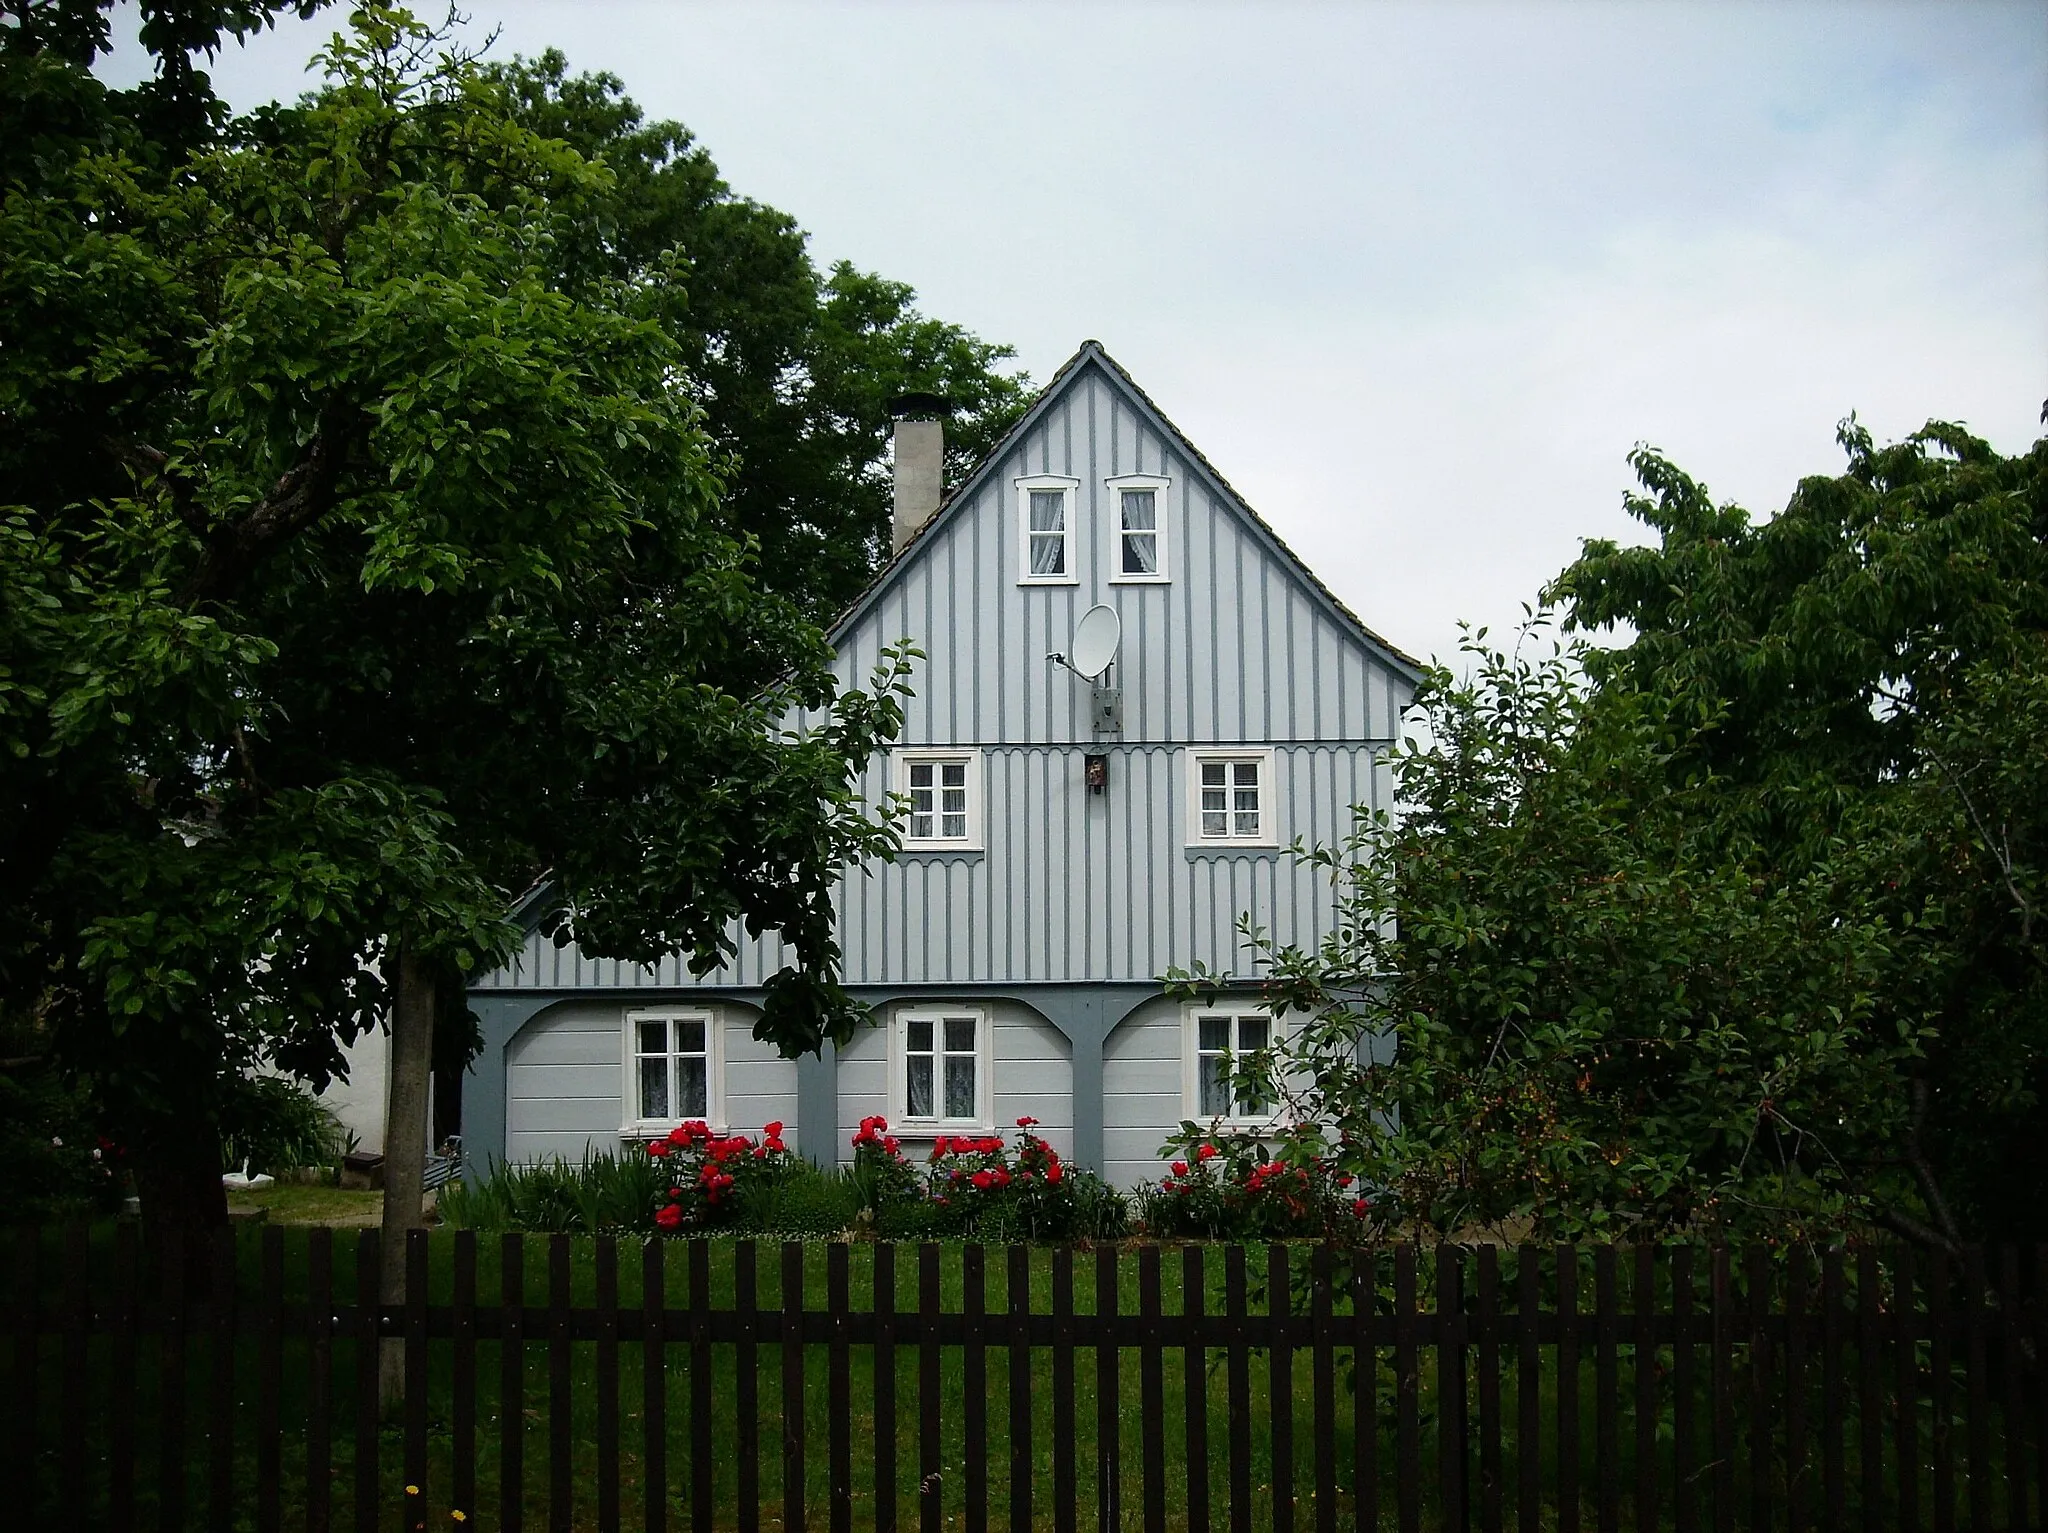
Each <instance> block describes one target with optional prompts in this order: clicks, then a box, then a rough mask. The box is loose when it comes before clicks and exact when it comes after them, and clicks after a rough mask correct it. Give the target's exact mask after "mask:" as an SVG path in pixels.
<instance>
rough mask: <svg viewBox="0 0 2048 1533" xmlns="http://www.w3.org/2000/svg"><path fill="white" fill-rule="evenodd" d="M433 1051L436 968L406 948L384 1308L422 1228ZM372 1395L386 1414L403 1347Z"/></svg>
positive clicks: (396, 1009) (393, 1344) (398, 1394)
mask: <svg viewBox="0 0 2048 1533" xmlns="http://www.w3.org/2000/svg"><path fill="white" fill-rule="evenodd" d="M433 1046H434V968H433V965H432V963H430V962H429V961H428V960H427V959H426V958H424V957H421V956H416V955H415V954H414V953H413V952H412V951H411V950H410V949H401V950H400V952H399V956H398V984H397V986H396V987H395V988H394V990H393V992H392V1001H391V1062H390V1068H389V1070H388V1071H387V1073H386V1077H385V1080H386V1096H385V1108H384V1231H383V1242H382V1252H381V1256H382V1271H381V1274H380V1292H381V1293H382V1295H383V1299H384V1302H385V1303H386V1304H398V1303H401V1302H402V1301H403V1300H404V1298H405V1237H406V1232H407V1231H408V1230H416V1229H419V1228H420V1227H421V1226H422V1225H423V1224H425V1222H426V1212H425V1193H424V1191H423V1190H422V1188H421V1185H420V1183H421V1182H422V1180H423V1179H424V1178H425V1176H426V1170H427V1164H426V1162H427V1081H428V1077H429V1074H430V1071H431V1061H432V1058H433ZM377 1394H378V1398H379V1400H380V1401H381V1402H382V1404H383V1407H384V1409H385V1410H386V1411H387V1412H388V1411H390V1410H392V1409H393V1408H394V1407H395V1406H396V1405H397V1403H398V1401H399V1400H400V1399H402V1398H403V1397H404V1394H405V1347H404V1344H403V1343H402V1342H400V1341H399V1340H397V1339H396V1338H392V1339H390V1340H387V1341H386V1342H385V1343H384V1346H383V1350H382V1353H381V1354H380V1358H379V1367H378V1388H377Z"/></svg>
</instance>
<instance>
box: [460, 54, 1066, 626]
mask: <svg viewBox="0 0 2048 1533" xmlns="http://www.w3.org/2000/svg"><path fill="white" fill-rule="evenodd" d="M488 77H489V78H490V79H491V80H493V81H494V82H495V83H498V84H500V85H502V86H504V87H505V89H506V90H507V91H509V92H510V94H511V98H512V100H513V102H514V111H515V114H516V116H517V119H518V120H519V121H520V122H521V123H522V124H523V125H525V126H526V127H529V128H531V129H533V130H534V131H535V132H537V133H540V134H543V135H545V136H547V137H549V138H552V139H559V140H561V141H563V142H565V143H567V144H569V145H571V146H572V147H573V148H575V149H576V150H577V151H578V152H579V153H581V154H582V155H584V156H585V157H586V158H588V159H592V160H601V161H603V163H604V164H605V165H607V166H608V167H610V169H611V170H612V172H613V178H614V179H613V181H612V183H611V186H610V188H609V189H608V191H607V192H606V193H605V194H604V195H603V197H602V199H601V203H600V208H601V212H600V216H598V217H597V218H595V219H593V220H591V221H589V222H588V223H586V224H585V225H584V229H583V232H584V235H585V237H586V239H587V240H588V242H589V243H588V245H587V247H586V248H584V249H582V250H580V251H579V252H578V254H577V257H576V264H578V265H584V266H587V269H590V270H593V271H601V272H604V273H606V274H608V275H610V276H612V277H614V278H617V279H620V280H632V281H641V280H645V281H652V282H659V283H665V284H678V285H679V286H680V289H681V293H680V300H679V301H680V315H679V318H678V321H677V324H676V326H675V331H674V333H675V334H676V337H677V341H678V344H679V345H680V346H681V348H682V352H683V356H684V359H685V361H686V364H687V365H688V367H689V369H690V373H691V376H692V377H693V378H695V379H697V380H698V381H699V384H700V391H699V398H700V399H701V402H702V404H703V406H704V425H705V429H706V430H707V431H708V432H709V433H710V435H711V438H712V440H713V441H714V442H716V443H717V444H718V446H719V447H720V448H721V449H723V450H724V451H725V452H726V453H727V454H728V455H729V460H730V461H731V462H732V463H733V464H734V465H735V466H734V468H733V469H732V471H731V473H730V475H729V482H728V486H727V492H726V495H725V497H724V501H723V505H724V509H725V514H726V515H727V516H728V517H729V518H730V519H731V522H732V525H734V526H735V527H742V528H746V529H749V530H750V531H752V532H753V533H754V534H755V536H756V537H758V539H759V541H760V564H759V570H760V574H761V578H762V580H763V581H764V583H766V584H767V585H768V586H770V587H771V588H773V589H775V590H779V591H784V592H788V593H789V594H791V595H792V596H794V597H796V598H797V599H798V600H800V601H802V602H804V603H805V604H806V606H807V607H808V608H809V609H810V610H811V612H812V613H813V614H814V615H815V616H818V617H820V618H826V617H830V616H831V615H833V614H835V613H836V612H837V611H838V610H839V609H840V608H841V607H842V606H844V605H845V604H846V602H847V601H848V600H850V599H851V598H852V597H853V596H855V595H856V594H857V593H858V592H859V591H860V590H861V589H862V587H864V586H865V585H866V584H867V582H868V579H869V577H870V576H871V575H872V574H873V573H874V571H875V569H876V567H877V566H878V565H879V563H880V562H881V560H882V559H883V558H884V557H886V555H887V554H888V551H889V520H890V499H891V495H890V477H889V473H888V457H887V454H888V446H889V428H890V413H889V406H890V402H891V401H892V400H893V399H894V398H896V397H897V396H899V395H903V394H908V393H928V394H936V395H938V396H939V397H940V398H941V399H943V400H944V401H945V402H946V404H947V406H948V408H949V416H950V418H949V420H948V424H947V432H946V435H947V442H946V455H947V461H948V464H949V467H950V468H951V470H952V471H953V473H954V474H955V475H956V476H957V475H961V474H964V473H965V472H966V471H967V470H968V469H969V468H971V467H972V466H973V465H974V464H976V463H979V462H980V461H981V459H982V458H983V457H984V456H986V455H987V453H988V452H989V450H990V449H991V448H993V447H994V446H995V444H996V442H997V441H998V440H999V439H1000V438H1001V437H1002V435H1003V433H1004V432H1006V431H1007V430H1008V429H1009V428H1010V426H1011V424H1012V423H1014V422H1015V420H1016V419H1017V417H1018V416H1019V415H1020V414H1021V413H1022V412H1023V410H1024V408H1025V406H1026V405H1027V404H1028V403H1029V397H1030V396H1029V391H1028V388H1027V384H1026V380H1025V379H1024V378H1023V377H1022V376H1021V375H1016V374H1010V373H1005V372H1001V371H998V370H997V366H998V364H999V363H1002V362H1003V361H1005V360H1007V359H1008V358H1010V357H1011V356H1013V355H1014V353H1013V352H1012V351H1011V349H1010V348H1009V347H1007V346H996V345H991V344H990V343H988V342H986V341H982V340H980V339H978V338H976V337H975V336H973V335H971V334H969V333H968V332H966V331H965V330H962V329H961V328H960V327H958V326H957V325H951V324H947V323H944V322H942V321H939V320H934V319H930V318H927V317H925V316H923V315H921V314H919V313H918V312H917V311H916V309H915V308H914V307H913V302H914V295H913V293H912V291H911V289H910V288H909V287H907V286H905V285H904V284H903V283H900V282H892V281H889V280H887V279H886V278H883V277H879V276H876V275H874V274H873V273H869V272H863V271H860V270H857V269H856V268H855V267H854V266H852V265H851V264H850V263H848V262H845V261H840V262H837V263H835V264H834V265H833V266H832V268H831V270H830V271H829V273H825V274H822V275H821V274H820V272H819V271H818V269H817V267H816V266H815V265H814V264H813V263H812V261H811V258H810V255H809V252H808V250H807V248H806V237H805V235H804V233H803V231H802V230H801V229H799V228H798V227H797V224H796V221H795V220H794V219H792V218H791V217H790V216H789V215H788V214H786V213H781V212H778V211H776V210H775V209H774V208H771V207H766V206H764V205H762V204H761V203H758V202H755V201H753V200H752V199H750V198H746V197H741V196H737V195H735V194H734V193H733V191H732V190H731V188H730V187H728V186H727V185H726V183H725V182H724V180H722V179H721V178H720V176H719V173H718V167H717V166H716V165H715V164H714V163H713V162H712V159H711V156H710V154H709V153H708V152H707V151H706V150H705V149H704V147H703V146H702V145H701V144H699V143H697V142H696V140H695V139H694V138H693V137H692V135H691V134H690V131H689V130H688V129H687V128H685V127H684V126H683V125H682V124H680V123H675V122H652V123H650V122H647V121H646V120H645V119H644V117H643V116H642V113H641V110H640V108H639V107H638V106H636V105H635V104H634V103H633V102H632V101H631V100H630V99H628V98H627V96H626V95H625V94H624V86H623V85H622V83H621V82H620V81H619V80H618V79H617V78H616V77H615V76H612V75H609V74H586V75H571V74H569V72H568V63H567V60H566V59H565V58H564V57H563V56H562V55H561V54H560V53H558V52H554V51H549V52H547V53H544V54H542V55H541V56H540V57H538V58H536V59H519V60H515V61H513V62H512V63H510V64H505V65H499V66H496V67H494V68H492V69H491V70H489V71H488Z"/></svg>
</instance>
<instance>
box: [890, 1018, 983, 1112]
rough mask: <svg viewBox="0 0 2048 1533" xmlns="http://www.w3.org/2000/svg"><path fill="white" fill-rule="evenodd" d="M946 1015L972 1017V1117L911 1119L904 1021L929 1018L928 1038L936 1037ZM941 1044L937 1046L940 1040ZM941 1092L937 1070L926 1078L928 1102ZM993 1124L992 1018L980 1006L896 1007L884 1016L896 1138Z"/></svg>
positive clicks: (940, 1074)
mask: <svg viewBox="0 0 2048 1533" xmlns="http://www.w3.org/2000/svg"><path fill="white" fill-rule="evenodd" d="M948 1017H956V1018H957V1017H972V1018H973V1019H974V1116H973V1117H971V1118H944V1117H934V1118H913V1117H911V1116H910V1067H909V1054H910V1050H909V1042H910V1024H911V1023H913V1022H929V1023H931V1024H932V1027H933V1037H934V1039H942V1038H943V1037H944V1031H945V1021H946V1019H947V1018H948ZM941 1046H942V1047H943V1045H941ZM944 1094H945V1080H944V1074H943V1071H939V1070H935V1071H934V1075H933V1080H932V1095H933V1102H934V1105H939V1104H940V1103H941V1102H942V1101H943V1098H944ZM995 1124H996V1082H995V1019H994V1018H993V1016H991V1014H990V1012H989V1009H988V1008H987V1007H986V1006H929V1005H919V1006H901V1007H898V1008H897V1009H896V1011H895V1013H894V1014H893V1015H892V1016H891V1017H890V1019H889V1126H890V1127H891V1128H892V1129H894V1130H895V1132H896V1134H897V1135H898V1137H900V1138H904V1139H930V1138H933V1137H935V1136H937V1135H939V1134H956V1133H961V1132H964V1131H970V1130H971V1131H973V1132H977V1133H983V1134H987V1133H993V1132H994V1131H995Z"/></svg>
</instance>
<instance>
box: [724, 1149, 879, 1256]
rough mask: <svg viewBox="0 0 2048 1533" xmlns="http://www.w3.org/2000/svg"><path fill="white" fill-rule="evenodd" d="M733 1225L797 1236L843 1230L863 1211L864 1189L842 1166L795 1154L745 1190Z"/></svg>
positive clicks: (834, 1232) (760, 1232)
mask: <svg viewBox="0 0 2048 1533" xmlns="http://www.w3.org/2000/svg"><path fill="white" fill-rule="evenodd" d="M737 1203H738V1207H737V1209H736V1211H735V1215H734V1219H733V1224H732V1228H734V1229H738V1230H744V1231H746V1232H748V1233H749V1234H759V1235H782V1236H787V1237H790V1238H792V1239H797V1238H811V1237H817V1236H825V1235H837V1234H840V1233H842V1232H843V1231H845V1230H847V1229H849V1228H851V1227H852V1225H853V1223H854V1221H855V1219H857V1218H858V1217H859V1216H860V1211H861V1192H860V1187H859V1185H858V1184H857V1183H856V1182H855V1181H854V1179H853V1178H852V1177H851V1176H849V1175H848V1174H847V1173H845V1172H844V1171H841V1170H840V1169H839V1168H838V1167H836V1166H835V1167H832V1168H830V1169H826V1170H820V1169H819V1168H818V1167H816V1166H814V1165H812V1164H811V1163H810V1162H809V1161H807V1160H803V1159H801V1158H799V1157H796V1156H791V1157H790V1158H789V1160H788V1161H787V1163H785V1164H784V1165H782V1166H781V1167H779V1168H777V1171H776V1173H775V1174H774V1175H773V1176H770V1177H764V1178H762V1179H761V1180H759V1181H757V1182H755V1183H753V1184H751V1185H749V1186H747V1187H746V1188H745V1189H744V1190H743V1191H742V1192H741V1194H740V1196H739V1198H738V1200H737Z"/></svg>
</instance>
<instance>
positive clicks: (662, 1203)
mask: <svg viewBox="0 0 2048 1533" xmlns="http://www.w3.org/2000/svg"><path fill="white" fill-rule="evenodd" d="M647 1153H648V1155H649V1156H651V1157H652V1158H653V1159H654V1160H655V1161H656V1162H657V1163H658V1164H659V1165H660V1166H661V1167H662V1168H663V1170H664V1172H665V1173H666V1175H665V1181H666V1186H664V1187H663V1188H662V1190H661V1192H660V1194H659V1195H658V1196H657V1198H656V1200H655V1210H654V1223H655V1227H656V1228H657V1229H660V1230H663V1231H666V1232H668V1233H670V1234H676V1233H681V1232H684V1231H694V1230H707V1229H717V1228H719V1227H721V1226H724V1225H729V1224H732V1223H734V1222H735V1221H736V1220H737V1217H738V1214H739V1211H740V1207H741V1204H742V1203H743V1202H744V1201H747V1200H748V1197H749V1194H754V1195H757V1196H758V1195H761V1194H766V1193H769V1192H771V1191H772V1189H773V1187H774V1185H775V1184H776V1183H777V1182H780V1181H784V1180H787V1179H788V1178H789V1177H791V1176H793V1175H798V1174H801V1173H802V1171H803V1170H804V1169H805V1167H804V1163H803V1162H802V1161H801V1160H799V1159H798V1158H797V1157H796V1155H794V1154H793V1153H792V1152H791V1151H790V1148H789V1146H788V1145H787V1144H785V1143H783V1139H782V1125H781V1124H780V1123H770V1124H768V1125H766V1126H765V1127H764V1128H763V1129H762V1131H761V1138H760V1139H759V1140H758V1141H756V1140H755V1139H753V1138H751V1137H750V1136H748V1135H746V1134H714V1133H713V1132H712V1131H711V1126H710V1125H709V1124H707V1123H704V1122H702V1121H701V1120H694V1119H693V1120H692V1121H690V1122H688V1123H681V1124H678V1125H676V1127H675V1128H673V1129H671V1130H670V1131H669V1132H668V1135H667V1136H666V1137H665V1138H662V1139H657V1140H655V1141H654V1142H653V1143H652V1144H650V1145H648V1146H647Z"/></svg>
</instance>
